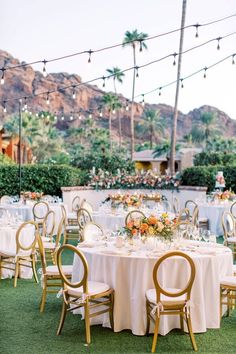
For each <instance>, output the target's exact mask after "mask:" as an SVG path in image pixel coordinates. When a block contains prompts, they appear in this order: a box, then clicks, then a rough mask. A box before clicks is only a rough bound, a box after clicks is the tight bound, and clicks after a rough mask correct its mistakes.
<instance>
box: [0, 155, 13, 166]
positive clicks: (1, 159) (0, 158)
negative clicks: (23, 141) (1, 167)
mask: <svg viewBox="0 0 236 354" xmlns="http://www.w3.org/2000/svg"><path fill="white" fill-rule="evenodd" d="M2 163H4V164H6V165H14V164H15V162H14V161H12V159H10V157H8V156H7V155H4V154H2V153H0V164H2Z"/></svg>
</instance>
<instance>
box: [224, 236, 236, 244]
mask: <svg viewBox="0 0 236 354" xmlns="http://www.w3.org/2000/svg"><path fill="white" fill-rule="evenodd" d="M226 241H227V242H229V243H236V237H227V239H226Z"/></svg>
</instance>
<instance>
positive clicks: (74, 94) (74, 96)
mask: <svg viewBox="0 0 236 354" xmlns="http://www.w3.org/2000/svg"><path fill="white" fill-rule="evenodd" d="M72 98H73V100H75V99H76V92H75V87H73V92H72Z"/></svg>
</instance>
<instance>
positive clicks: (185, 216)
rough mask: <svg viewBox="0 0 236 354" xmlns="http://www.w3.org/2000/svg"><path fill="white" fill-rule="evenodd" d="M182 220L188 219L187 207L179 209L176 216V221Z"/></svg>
mask: <svg viewBox="0 0 236 354" xmlns="http://www.w3.org/2000/svg"><path fill="white" fill-rule="evenodd" d="M184 220H188V221H190V212H189V209H187V208H184V209H181V210H180V212H179V215H178V217H177V222H180V221H184Z"/></svg>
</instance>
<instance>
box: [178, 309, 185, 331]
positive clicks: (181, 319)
mask: <svg viewBox="0 0 236 354" xmlns="http://www.w3.org/2000/svg"><path fill="white" fill-rule="evenodd" d="M179 321H180V329H181V331H184V319H183V315H182V313H180V315H179Z"/></svg>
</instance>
